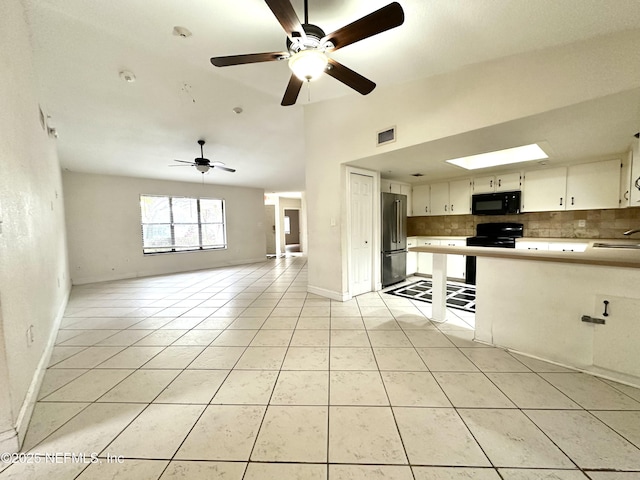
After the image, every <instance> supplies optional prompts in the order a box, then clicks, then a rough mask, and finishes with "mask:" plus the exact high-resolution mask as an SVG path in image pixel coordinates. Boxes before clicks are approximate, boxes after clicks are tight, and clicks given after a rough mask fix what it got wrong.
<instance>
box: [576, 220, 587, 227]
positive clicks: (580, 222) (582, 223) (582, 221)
mask: <svg viewBox="0 0 640 480" xmlns="http://www.w3.org/2000/svg"><path fill="white" fill-rule="evenodd" d="M586 226H587V221H586V220H578V227H580V228H584V227H586Z"/></svg>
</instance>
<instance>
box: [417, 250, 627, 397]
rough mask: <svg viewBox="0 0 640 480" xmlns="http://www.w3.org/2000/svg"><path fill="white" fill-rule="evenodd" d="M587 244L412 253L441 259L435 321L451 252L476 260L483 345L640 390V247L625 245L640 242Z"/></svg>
mask: <svg viewBox="0 0 640 480" xmlns="http://www.w3.org/2000/svg"><path fill="white" fill-rule="evenodd" d="M540 240H544V239H540ZM578 241H579V240H576V242H578ZM582 243H586V244H587V246H586V248H585V249H584V251H582V252H579V251H561V250H560V251H552V250H527V249H518V248H515V249H514V248H511V249H506V248H491V247H454V246H422V247H414V248H411V249H410V251H414V252H428V253H432V254H433V266H434V268H433V316H432V319H433V320H435V321H444V320H445V319H446V315H447V313H446V294H447V291H446V263H447V260H446V259H447V255H448V254H454V255H472V256H476V257H477V281H476V291H477V296H476V329H475V339H476V340H477V341H480V342H483V343H487V344H490V345H494V346H497V347H503V348H507V349H509V350H512V351H516V352H519V353H523V354H525V355H530V356H532V357H535V358H540V359H543V360H547V361H551V362H555V363H557V364H559V365H564V366H568V367H571V368H577V369H580V370H583V371H587V372H590V373H594V374H597V375H601V376H604V377H607V378H611V379H614V380H617V381H620V382H624V383H628V384H631V385H635V386H640V354H639V353H638V349H637V346H638V345H640V313H639V312H640V288H639V286H640V249H638V248H621V247H619V246H617V245H618V244H625V245H630V246H633V245H637V244H638V240H637V239H635V240H626V239H625V240H622V241H618V240H610V241H605V240H588V241H586V240H582ZM597 243H609V244H615V245H616V246H615V247H599V246H596V245H595V244H597Z"/></svg>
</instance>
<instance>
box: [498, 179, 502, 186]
mask: <svg viewBox="0 0 640 480" xmlns="http://www.w3.org/2000/svg"><path fill="white" fill-rule="evenodd" d="M501 186H502V179H501V178H499V179H498V187H501Z"/></svg>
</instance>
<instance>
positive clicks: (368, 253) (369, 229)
mask: <svg viewBox="0 0 640 480" xmlns="http://www.w3.org/2000/svg"><path fill="white" fill-rule="evenodd" d="M350 175H351V176H350V180H349V181H350V187H351V222H350V223H351V226H350V228H351V231H350V232H349V234H350V238H351V252H350V253H351V262H350V263H351V271H350V272H349V273H350V275H349V278H350V281H349V284H350V285H349V287H350V288H349V290H350V292H351V295H352V296H355V295H360V294H361V293H365V292H370V291H372V290H373V284H372V274H373V256H372V254H373V199H374V197H373V192H372V191H373V177H370V176H368V175H359V174H357V173H352V174H350Z"/></svg>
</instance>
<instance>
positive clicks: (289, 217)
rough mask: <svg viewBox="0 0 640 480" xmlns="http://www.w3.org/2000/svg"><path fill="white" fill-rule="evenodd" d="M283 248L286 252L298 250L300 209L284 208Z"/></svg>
mask: <svg viewBox="0 0 640 480" xmlns="http://www.w3.org/2000/svg"><path fill="white" fill-rule="evenodd" d="M284 248H285V251H286V252H287V253H293V252H299V251H300V211H299V210H294V209H288V208H286V209H285V210H284Z"/></svg>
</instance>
